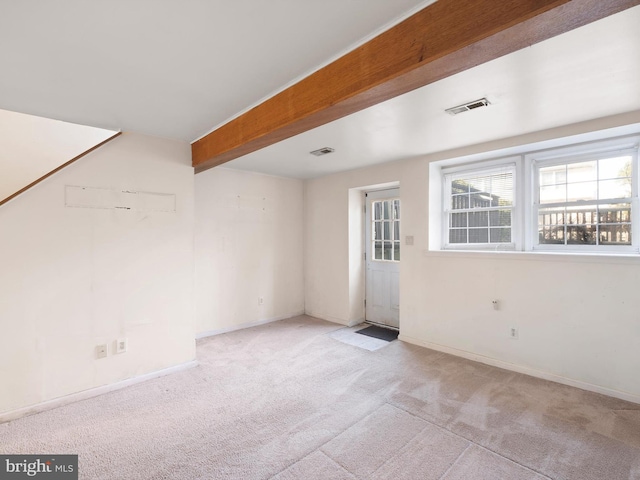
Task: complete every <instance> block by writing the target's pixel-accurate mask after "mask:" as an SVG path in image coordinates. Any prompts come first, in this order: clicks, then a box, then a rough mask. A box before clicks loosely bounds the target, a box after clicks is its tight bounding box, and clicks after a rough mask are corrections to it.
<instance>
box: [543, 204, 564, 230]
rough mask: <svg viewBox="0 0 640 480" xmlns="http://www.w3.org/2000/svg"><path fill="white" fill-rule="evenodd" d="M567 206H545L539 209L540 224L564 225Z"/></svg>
mask: <svg viewBox="0 0 640 480" xmlns="http://www.w3.org/2000/svg"><path fill="white" fill-rule="evenodd" d="M564 219H565V208H564V207H560V208H544V209H542V208H541V209H540V210H539V211H538V225H539V226H541V227H543V226H545V225H564Z"/></svg>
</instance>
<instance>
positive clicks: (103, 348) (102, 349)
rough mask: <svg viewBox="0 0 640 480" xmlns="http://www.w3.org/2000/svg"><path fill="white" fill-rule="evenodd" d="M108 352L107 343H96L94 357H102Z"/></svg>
mask: <svg viewBox="0 0 640 480" xmlns="http://www.w3.org/2000/svg"><path fill="white" fill-rule="evenodd" d="M107 354H108V347H107V344H106V343H105V344H103V345H97V346H96V358H104V357H106V356H107Z"/></svg>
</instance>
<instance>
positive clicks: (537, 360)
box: [305, 113, 640, 401]
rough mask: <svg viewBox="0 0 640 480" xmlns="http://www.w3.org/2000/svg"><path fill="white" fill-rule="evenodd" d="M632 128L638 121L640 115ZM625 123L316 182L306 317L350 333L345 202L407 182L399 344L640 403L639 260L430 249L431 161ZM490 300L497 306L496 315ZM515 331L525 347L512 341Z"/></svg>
mask: <svg viewBox="0 0 640 480" xmlns="http://www.w3.org/2000/svg"><path fill="white" fill-rule="evenodd" d="M632 117H633V118H632V120H634V121H635V122H637V118H638V114H637V113H636V115H635V116H632ZM629 118H630V117H629V116H622V117H619V118H609V119H604V120H602V121H594V122H586V123H584V124H578V125H573V126H569V127H563V128H560V129H555V130H550V131H545V132H540V133H538V134H532V135H528V136H523V137H522V138H510V139H505V140H502V141H497V142H491V143H488V144H484V145H480V146H475V147H465V148H464V149H460V150H459V151H457V152H448V153H444V154H434V155H430V156H428V157H422V158H418V159H411V160H406V161H400V162H395V163H390V164H385V165H380V166H376V167H369V168H364V169H359V170H354V171H350V172H346V173H340V174H335V175H330V176H327V177H323V178H318V179H314V180H308V181H307V182H306V184H305V196H306V197H305V198H306V207H305V212H306V214H305V217H306V224H305V301H306V311H307V313H308V314H310V315H314V316H317V317H319V318H324V319H327V320H332V321H336V322H340V323H343V324H345V325H347V324H349V323H350V322H352V321H354V320H355V318H354V308H353V305H351V303H352V302H353V297H354V295H353V292H352V291H351V290H352V289H353V285H352V283H350V271H349V269H350V261H349V258H350V233H349V228H350V226H349V219H348V216H349V215H348V212H349V192H350V190H351V191H353V190H352V189H357V188H361V187H363V186H366V185H372V184H376V183H383V182H389V181H399V182H400V185H401V189H400V195H401V201H402V209H403V210H402V215H403V220H402V227H401V228H402V231H401V235H402V245H403V247H402V248H403V253H402V262H401V267H400V335H401V338H402V339H404V340H406V341H410V342H412V343H416V344H419V345H424V346H427V347H431V348H437V349H440V350H444V351H448V352H450V353H454V354H457V355H462V356H467V357H469V358H474V359H479V360H481V361H486V362H488V363H493V364H495V365H499V366H502V367H505V368H511V369H514V370H517V371H522V372H525V373H531V374H535V375H539V376H544V377H545V378H550V379H553V380H557V381H562V382H564V383H569V384H573V385H577V386H581V387H583V388H589V389H592V390H596V391H600V392H603V393H607V394H611V395H616V396H620V397H622V398H626V399H629V400H635V401H640V377H639V376H638V374H637V368H636V367H637V365H639V364H640V350H639V349H638V348H637V345H638V340H639V339H640V328H639V326H638V325H639V324H638V312H639V311H640V297H639V296H638V295H637V294H636V289H637V285H638V283H639V281H640V258H632V257H626V258H625V257H617V258H616V257H606V256H590V257H589V256H582V255H578V256H573V257H572V256H568V255H553V254H537V253H536V254H534V253H510V254H505V253H504V252H486V253H476V254H474V253H470V252H439V251H430V250H429V189H430V188H431V186H430V184H429V166H430V163H431V162H433V161H438V160H444V159H447V158H451V157H452V156H464V155H467V154H473V153H480V152H486V151H492V150H497V149H500V148H508V147H512V146H514V145H518V144H524V143H528V142H535V141H542V140H548V139H552V138H558V137H562V136H568V135H576V134H579V133H584V132H589V131H596V130H600V129H605V128H610V127H613V126H616V125H614V124H615V123H616V122H618V121H626V120H629ZM406 236H411V237H413V239H412V240H413V244H412V245H406V243H405V237H406ZM327 252H331V254H330V255H327ZM351 268H353V265H352V266H351ZM355 297H357V295H356V296H355ZM494 299H499V305H500V308H499V309H498V310H495V309H494V308H493V304H492V300H494ZM514 326H515V327H517V329H518V331H519V338H518V339H512V338H510V336H509V332H510V328H512V327H514Z"/></svg>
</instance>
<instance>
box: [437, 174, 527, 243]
mask: <svg viewBox="0 0 640 480" xmlns="http://www.w3.org/2000/svg"><path fill="white" fill-rule="evenodd" d="M514 182H515V167H514V166H505V167H501V168H497V169H496V168H486V169H479V170H474V171H468V170H463V171H459V172H454V173H449V174H447V175H445V192H446V193H445V195H446V197H447V199H446V202H445V214H446V215H445V216H446V228H445V232H446V233H445V235H446V237H447V238H446V239H445V242H444V243H445V246H447V247H453V248H456V247H461V246H475V247H480V248H482V247H487V246H492V245H493V246H497V245H510V246H513V237H514V235H513V232H512V228H513V223H512V219H513V209H514V206H515V201H514V200H515V184H514Z"/></svg>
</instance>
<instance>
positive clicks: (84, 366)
mask: <svg viewBox="0 0 640 480" xmlns="http://www.w3.org/2000/svg"><path fill="white" fill-rule="evenodd" d="M82 188H84V189H85V190H84V191H83V190H81V189H82ZM82 192H83V195H84V196H83V195H79V194H80V193H82ZM87 192H89V193H87ZM136 192H146V193H145V194H144V195H140V196H138V195H137V193H136ZM149 195H151V196H149ZM154 195H156V196H154ZM157 195H162V196H161V197H157ZM107 197H108V198H109V199H115V200H114V202H112V203H106V204H105V203H100V202H103V200H104V199H105V198H107ZM70 201H71V203H69V202H70ZM74 202H75V203H74ZM83 202H84V203H83ZM172 207H173V208H172ZM0 230H1V234H0V265H2V268H1V269H0V330H1V331H2V335H1V336H0V378H1V379H2V389H0V412H5V411H12V410H16V409H20V408H24V407H27V406H30V405H35V404H39V403H41V402H44V401H48V400H51V399H55V398H59V397H62V396H65V395H69V394H73V393H76V392H81V391H84V390H88V389H91V388H95V387H99V386H102V385H108V384H113V383H115V382H118V381H121V380H124V379H129V378H133V377H137V376H140V375H144V374H147V373H150V372H155V371H158V370H162V369H165V368H168V367H171V366H175V365H180V364H182V363H185V362H189V361H191V360H193V359H194V358H195V341H194V336H195V329H194V319H193V169H192V168H191V157H190V149H189V144H187V143H186V142H176V141H171V140H164V139H159V138H154V137H148V136H144V135H138V134H123V135H121V136H120V137H118V138H116V139H114V140H112V141H111V142H109V143H108V144H106V145H105V146H103V147H101V148H99V149H98V150H96V151H94V152H92V153H90V154H89V155H87V156H86V157H84V158H83V159H81V160H80V161H79V162H77V163H75V164H73V165H71V166H70V167H67V168H66V169H64V170H62V171H61V172H59V173H57V174H55V175H54V176H52V177H50V178H48V179H47V180H45V181H44V182H42V183H40V184H39V185H37V186H35V187H34V188H33V189H31V190H29V191H28V192H26V193H25V194H23V195H21V196H19V197H17V198H15V199H14V200H12V201H11V202H9V203H7V204H5V205H4V206H2V207H0ZM118 339H120V340H122V339H125V340H126V352H122V353H117V348H116V347H117V345H116V340H118ZM99 345H106V348H107V351H106V354H107V355H106V357H104V358H98V350H97V349H96V347H97V346H99Z"/></svg>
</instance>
